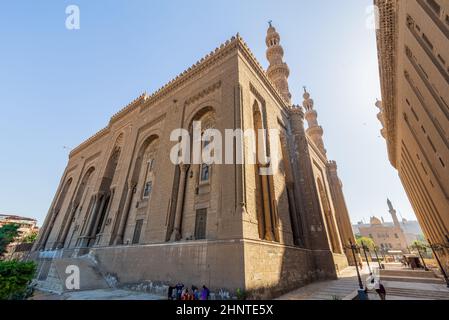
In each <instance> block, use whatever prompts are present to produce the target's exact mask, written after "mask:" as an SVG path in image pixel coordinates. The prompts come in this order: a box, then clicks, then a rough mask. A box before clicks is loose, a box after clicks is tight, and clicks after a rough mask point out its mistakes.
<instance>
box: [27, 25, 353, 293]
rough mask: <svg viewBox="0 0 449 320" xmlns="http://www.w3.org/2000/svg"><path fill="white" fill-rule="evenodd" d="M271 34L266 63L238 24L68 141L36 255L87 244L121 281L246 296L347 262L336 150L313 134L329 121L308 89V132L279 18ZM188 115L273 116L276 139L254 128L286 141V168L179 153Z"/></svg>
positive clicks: (226, 120) (255, 124)
mask: <svg viewBox="0 0 449 320" xmlns="http://www.w3.org/2000/svg"><path fill="white" fill-rule="evenodd" d="M266 43H267V46H268V50H267V57H268V59H269V61H270V67H269V69H268V71H265V70H263V68H262V67H261V66H260V64H259V63H258V62H257V60H256V59H255V57H254V56H253V54H252V53H251V51H250V50H249V48H248V47H247V45H246V44H245V43H244V41H243V40H242V38H241V37H240V36H239V35H237V36H236V37H233V38H232V39H231V40H229V41H227V42H226V43H225V44H223V45H221V46H220V47H219V48H217V49H216V50H215V51H214V52H212V53H210V54H209V55H207V56H206V57H205V58H203V59H201V61H199V62H198V63H197V64H195V65H194V66H192V67H191V68H189V69H188V70H186V71H185V72H183V73H182V74H181V75H179V76H178V77H176V79H174V80H172V81H171V82H170V83H168V84H167V85H166V86H164V87H163V88H161V89H160V90H158V91H157V92H156V93H154V94H153V95H151V96H148V95H146V94H143V95H142V96H141V97H139V98H138V99H136V100H135V101H133V102H132V103H131V104H130V105H128V106H127V107H125V108H124V109H122V110H121V111H120V112H119V113H117V114H116V115H114V116H113V117H112V118H111V120H110V122H109V125H108V126H107V127H106V128H105V129H103V130H101V131H100V132H99V133H97V134H96V135H95V136H93V137H91V138H90V139H88V140H87V141H85V142H84V143H82V144H81V145H80V146H79V147H78V148H76V149H74V150H73V151H72V152H71V154H70V158H69V163H68V165H67V168H66V170H65V172H64V175H63V177H62V179H61V183H60V186H59V188H58V190H57V192H56V196H55V199H54V201H53V203H52V205H51V207H50V210H49V213H48V215H47V218H46V220H45V223H44V227H43V228H42V231H41V234H40V236H39V239H38V243H37V245H36V247H35V250H36V255H37V254H38V253H37V252H38V251H43V250H44V251H45V250H49V251H52V250H53V251H55V250H59V251H63V252H66V254H62V255H59V256H60V257H62V256H64V255H67V252H71V254H69V256H70V257H74V256H76V255H79V254H81V253H85V252H89V251H90V254H91V255H93V256H95V259H96V260H97V261H98V267H99V268H100V269H101V270H102V272H104V273H105V274H113V275H114V276H115V277H116V278H117V279H118V281H119V282H120V283H122V284H132V283H138V282H142V281H151V282H152V283H153V282H154V283H159V282H160V283H163V284H167V283H174V282H178V281H183V282H184V283H185V284H195V285H202V284H206V285H208V286H209V287H210V288H212V289H219V288H226V289H228V290H235V289H237V288H242V289H245V290H246V291H247V292H248V293H250V295H251V296H252V297H272V296H274V295H277V294H280V293H282V292H284V291H286V290H290V289H294V288H295V287H298V286H301V285H303V284H305V283H309V282H311V281H314V280H316V279H322V278H335V277H336V273H337V268H338V269H339V270H341V269H343V268H344V267H345V266H347V264H348V259H347V258H346V257H345V255H344V254H345V248H344V246H345V245H346V244H347V242H348V241H349V239H350V238H351V239H352V241H354V240H353V239H354V238H353V235H352V232H350V225H349V229H348V226H347V224H348V223H349V216H348V212H347V209H346V205H345V202H344V197H343V193H342V185H341V183H340V180H339V179H338V175H337V172H336V164H335V162H329V160H328V159H327V156H326V154H325V152H324V147H323V146H324V145H323V144H322V140H321V143H320V144H318V145H317V144H316V141H315V139H317V136H316V135H317V134H319V133H320V132H321V134H322V130H321V131H320V132H318V133H317V131H316V130H315V129H314V125H315V124H317V122H316V115H317V114H316V112H315V111H314V109H313V101H312V100H311V99H310V95H309V94H308V93H307V92H306V93H305V95H304V98H305V100H304V103H303V105H304V107H305V108H306V109H307V110H306V115H309V114H312V117H311V118H314V120H313V121H312V122H313V123H312V122H309V129H308V130H307V133H306V129H305V127H304V117H305V114H304V111H303V108H302V107H300V106H296V105H292V104H291V102H290V99H291V95H290V93H289V89H288V82H287V78H288V74H289V70H288V67H287V65H286V64H285V63H284V62H283V61H282V56H283V49H282V47H281V46H280V37H279V34H278V33H277V32H276V30H275V29H274V27H272V26H270V28H269V29H268V33H267V39H266ZM306 117H307V116H306ZM307 119H308V120H309V118H307ZM193 121H201V126H202V129H207V128H214V129H218V130H219V131H220V132H222V133H223V136H225V135H224V132H225V130H226V129H232V130H236V129H242V130H247V129H277V130H278V132H280V136H279V137H271V138H275V139H278V141H279V143H278V144H273V145H272V144H270V141H272V139H269V138H270V137H267V136H261V134H260V133H256V140H257V141H264V143H262V144H261V145H263V148H264V151H265V152H266V154H267V155H268V156H270V155H273V154H275V153H276V154H279V155H281V156H280V157H279V159H280V163H279V168H280V170H279V171H278V172H275V174H273V175H269V176H263V175H260V169H261V168H263V167H264V166H265V164H264V163H261V162H260V161H257V163H256V164H250V163H249V162H248V161H244V164H212V165H206V164H202V165H199V164H191V165H189V164H185V163H182V164H180V165H174V164H173V163H172V162H171V161H170V158H169V155H170V152H171V150H172V147H173V146H174V145H175V142H172V141H170V134H171V133H172V131H173V130H175V129H178V128H184V129H186V130H188V131H189V132H192V124H193ZM256 132H259V131H257V130H256ZM242 143H243V150H244V151H247V150H248V149H249V148H250V145H249V142H248V141H247V140H246V139H243V142H242ZM223 144H224V142H223ZM236 145H237V144H236ZM236 145H235V146H234V152H235V153H236V152H238V151H239V150H240V149H239V148H237V147H236ZM276 148H277V149H276ZM246 154H247V153H246V152H243V155H244V157H245V155H246ZM245 160H246V159H245ZM41 255H42V252H41Z"/></svg>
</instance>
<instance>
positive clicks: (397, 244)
mask: <svg viewBox="0 0 449 320" xmlns="http://www.w3.org/2000/svg"><path fill="white" fill-rule="evenodd" d="M388 205H389V213H390V214H391V216H392V218H393V222H385V221H384V219H383V218H381V219H379V218H377V217H371V219H370V223H368V224H365V223H363V222H359V223H358V224H357V225H354V226H353V230H354V234H355V235H359V236H362V237H367V238H371V239H373V241H374V243H375V244H376V245H377V246H378V247H379V248H380V249H381V251H383V252H388V251H402V252H403V253H408V251H409V249H408V247H409V246H410V244H411V243H412V242H413V241H415V240H420V239H422V231H421V228H420V227H419V224H418V222H417V221H407V220H405V219H403V220H402V221H399V219H398V217H397V214H396V210H395V209H394V208H393V205H392V203H391V202H390V200H388Z"/></svg>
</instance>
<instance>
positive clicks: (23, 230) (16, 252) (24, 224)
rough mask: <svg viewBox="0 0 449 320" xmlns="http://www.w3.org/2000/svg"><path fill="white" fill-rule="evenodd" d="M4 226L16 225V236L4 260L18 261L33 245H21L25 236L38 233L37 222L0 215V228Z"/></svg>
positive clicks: (14, 216)
mask: <svg viewBox="0 0 449 320" xmlns="http://www.w3.org/2000/svg"><path fill="white" fill-rule="evenodd" d="M6 224H18V225H19V229H18V236H17V238H16V240H15V241H14V242H12V243H10V244H9V245H8V247H7V252H6V253H5V254H4V259H20V258H22V257H23V256H24V255H26V254H27V253H28V252H30V251H31V248H32V246H33V243H23V239H24V238H26V237H27V236H30V235H32V234H35V233H37V232H39V228H38V227H37V220H35V219H31V218H25V217H20V216H16V215H8V214H0V228H1V227H3V226H4V225H6Z"/></svg>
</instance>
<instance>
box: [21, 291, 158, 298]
mask: <svg viewBox="0 0 449 320" xmlns="http://www.w3.org/2000/svg"><path fill="white" fill-rule="evenodd" d="M164 299H166V297H161V296H157V295H153V294H149V293H143V292H136V291H128V290H121V289H98V290H86V291H74V292H65V293H63V294H53V293H49V292H43V291H35V293H34V295H33V297H31V298H30V299H29V300H164Z"/></svg>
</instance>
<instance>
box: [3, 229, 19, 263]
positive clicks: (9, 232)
mask: <svg viewBox="0 0 449 320" xmlns="http://www.w3.org/2000/svg"><path fill="white" fill-rule="evenodd" d="M19 227H20V226H19V225H18V224H16V223H9V224H5V225H4V226H3V227H1V228H0V257H2V256H3V255H4V254H5V252H6V247H7V246H8V245H9V244H10V243H11V242H13V241H14V239H15V238H16V237H17V236H18V235H19Z"/></svg>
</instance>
